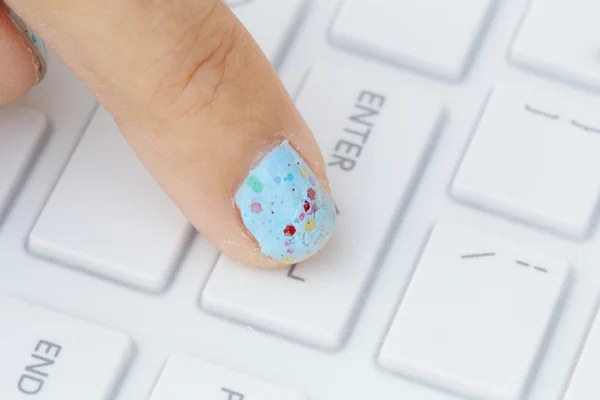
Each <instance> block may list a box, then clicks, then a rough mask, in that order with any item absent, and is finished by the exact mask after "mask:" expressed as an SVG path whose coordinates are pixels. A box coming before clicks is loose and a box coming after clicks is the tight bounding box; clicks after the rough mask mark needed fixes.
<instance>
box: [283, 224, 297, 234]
mask: <svg viewBox="0 0 600 400" xmlns="http://www.w3.org/2000/svg"><path fill="white" fill-rule="evenodd" d="M283 233H284V234H285V236H293V235H294V234H295V233H296V228H295V227H294V225H288V226H286V227H285V228H283Z"/></svg>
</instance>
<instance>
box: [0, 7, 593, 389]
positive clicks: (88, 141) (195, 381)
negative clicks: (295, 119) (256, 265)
mask: <svg viewBox="0 0 600 400" xmlns="http://www.w3.org/2000/svg"><path fill="white" fill-rule="evenodd" d="M228 3H229V4H230V6H231V7H232V9H233V10H234V11H235V12H236V14H237V15H238V16H239V18H240V19H241V20H242V21H243V22H245V23H246V25H247V27H248V28H249V30H250V31H251V32H252V33H253V34H254V35H255V37H256V38H257V40H258V42H259V44H260V45H261V47H262V48H263V50H264V51H265V53H266V54H267V56H268V57H269V59H270V60H271V61H272V62H273V64H274V65H275V66H276V68H277V70H278V72H279V74H280V76H281V77H282V79H283V81H284V83H285V84H286V86H287V87H288V89H289V91H290V92H291V93H292V94H293V96H294V98H295V100H296V103H297V106H298V108H299V109H300V111H301V113H302V114H303V116H304V117H305V119H306V120H307V122H308V124H309V125H310V126H311V128H312V130H313V132H314V133H315V135H316V139H317V141H318V142H319V145H320V147H321V150H322V151H323V155H324V157H325V160H326V162H327V164H328V176H329V178H330V181H331V186H332V189H333V191H334V192H335V193H336V194H337V195H336V201H337V202H338V203H337V204H336V205H337V208H338V212H339V217H338V220H339V229H337V233H336V236H334V239H333V242H332V244H331V245H330V246H328V247H327V248H326V249H325V250H324V251H323V252H321V253H319V254H318V255H317V256H315V257H313V258H311V259H310V260H308V261H306V262H305V263H303V264H301V265H299V266H294V267H291V268H289V269H281V270H258V269H250V268H243V267H240V266H238V265H236V264H234V263H232V262H231V261H230V260H228V259H227V258H226V257H224V256H220V255H219V254H218V253H217V251H216V250H215V249H214V248H213V247H212V246H211V245H210V244H209V243H207V242H206V241H205V240H204V239H203V238H202V237H201V236H199V235H198V234H196V233H195V232H194V231H193V230H192V229H191V227H190V225H189V224H188V223H187V221H186V220H185V218H184V217H183V216H182V215H181V214H180V213H179V211H178V210H177V208H176V207H175V206H174V205H173V204H172V202H171V201H170V200H169V199H168V198H167V197H166V196H165V195H164V193H163V192H162V191H161V190H160V189H159V187H158V186H157V185H156V183H155V182H154V181H153V180H152V179H151V178H150V176H149V174H148V173H147V172H146V171H145V169H144V168H143V167H142V166H141V165H140V163H139V162H138V161H137V159H136V158H135V156H134V155H133V152H132V151H131V150H130V149H129V147H128V146H127V144H126V142H125V141H124V140H123V139H122V137H121V136H120V133H119V131H118V130H117V128H116V126H115V124H114V122H113V121H112V119H111V118H110V116H109V115H108V114H107V113H106V111H105V110H104V109H102V108H101V107H98V106H97V104H96V102H95V100H94V99H93V97H92V96H91V95H90V94H89V93H88V91H87V90H86V89H85V88H84V87H83V86H82V85H81V84H80V83H79V82H78V81H77V79H76V78H75V77H74V76H73V75H72V74H71V73H70V72H69V70H68V69H67V68H66V67H65V66H64V65H63V64H62V63H61V62H60V61H59V60H58V59H57V58H56V57H55V56H54V55H53V54H52V53H50V54H49V60H48V75H47V77H46V79H45V80H44V81H43V82H42V83H41V84H40V85H39V86H37V87H36V88H35V89H34V90H33V91H32V92H31V93H30V94H29V95H28V96H27V98H25V99H24V100H22V101H20V102H19V104H17V105H11V106H7V107H2V108H0V343H1V344H2V345H3V350H2V356H0V399H2V400H4V399H7V400H24V399H37V400H81V399H85V400H88V399H89V400H109V399H114V400H147V399H148V400H163V399H164V400H167V399H168V400H171V399H180V400H188V399H189V400H192V399H204V400H255V399H256V400H258V399H261V400H308V399H310V400H338V399H339V400H348V399H352V400H354V399H356V400H363V399H409V400H460V399H464V400H467V399H468V400H534V399H535V400H597V399H598V398H600V380H599V379H598V377H597V371H598V370H599V369H600V316H599V317H597V316H596V315H597V313H598V306H599V304H600V269H599V268H600V267H599V266H600V226H599V221H598V215H599V210H600V204H599V203H600V116H599V115H600V114H599V113H598V111H597V110H600V92H598V90H599V89H600V44H599V43H600V30H599V29H598V28H597V25H598V24H597V16H598V15H600V5H599V4H600V3H598V2H595V1H593V0H457V1H452V2H448V1H446V0H423V1H418V2H417V1H413V0H343V1H338V0H289V1H282V0H230V1H228ZM265 21H269V23H265ZM356 182H368V186H365V187H358V186H356V184H355V183H356ZM133 183H135V184H133ZM354 227H360V229H361V230H362V231H363V232H364V233H365V234H364V235H363V236H364V237H363V238H362V239H361V241H356V239H355V238H353V237H352V236H351V235H347V234H346V232H350V231H352V230H353V228H354Z"/></svg>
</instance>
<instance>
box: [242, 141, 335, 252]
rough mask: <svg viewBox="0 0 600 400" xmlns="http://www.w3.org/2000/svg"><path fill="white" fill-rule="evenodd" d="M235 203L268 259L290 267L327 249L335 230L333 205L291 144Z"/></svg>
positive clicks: (266, 161) (261, 167)
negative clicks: (322, 249)
mask: <svg viewBox="0 0 600 400" xmlns="http://www.w3.org/2000/svg"><path fill="white" fill-rule="evenodd" d="M235 203H236V205H237V206H238V208H239V210H240V213H241V216H242V220H243V221H244V224H245V225H246V227H247V228H248V231H250V233H251V234H252V236H254V238H255V239H256V241H257V242H258V245H259V246H260V248H261V250H262V251H263V253H265V254H266V255H267V256H268V257H270V258H272V259H274V260H278V261H281V262H283V263H286V264H293V263H296V262H299V261H301V260H303V259H305V258H307V257H308V256H310V255H311V254H312V253H314V252H316V251H318V250H319V249H321V248H322V247H323V246H324V245H325V243H327V241H328V240H329V239H330V238H331V235H332V233H333V230H334V228H335V219H336V212H335V206H334V204H333V201H332V200H331V198H330V197H329V195H328V194H327V191H326V190H325V188H324V187H323V186H322V185H321V183H320V182H319V180H318V179H316V177H315V176H314V174H313V172H312V171H311V170H310V168H309V167H308V166H307V165H306V163H305V162H304V160H303V159H302V157H300V155H299V154H298V153H297V152H296V151H295V150H294V149H293V148H292V146H291V145H290V144H289V143H288V142H287V141H285V142H283V143H281V144H280V145H279V146H277V147H276V148H274V149H273V150H272V151H271V152H270V153H268V154H267V155H266V156H265V157H264V158H263V159H262V160H261V161H260V163H259V164H258V165H257V166H256V168H254V169H252V170H251V171H250V173H249V174H248V177H247V178H246V179H245V181H244V183H243V184H242V185H241V186H240V188H239V189H238V191H237V193H236V195H235Z"/></svg>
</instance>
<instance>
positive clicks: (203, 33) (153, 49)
mask: <svg viewBox="0 0 600 400" xmlns="http://www.w3.org/2000/svg"><path fill="white" fill-rule="evenodd" d="M0 1H1V0H0ZM6 3H7V5H8V6H9V7H11V8H12V9H13V10H14V11H15V12H16V13H17V14H18V15H19V16H21V18H22V19H23V20H24V21H25V22H26V23H27V24H28V25H29V26H30V27H31V28H32V29H33V31H34V32H36V33H37V34H38V35H39V36H40V37H41V38H42V39H43V40H44V42H45V43H46V45H47V46H48V47H50V48H52V50H53V51H54V52H55V53H56V54H57V55H58V56H59V57H61V58H62V60H63V61H64V62H65V63H66V64H67V65H68V66H69V67H70V68H71V69H72V70H73V72H74V73H75V74H76V75H77V76H78V77H79V78H80V79H81V80H82V81H83V82H84V84H85V85H86V86H87V87H88V88H89V90H90V91H91V92H92V93H93V94H94V95H95V96H96V98H97V99H98V101H99V102H100V103H101V104H102V105H103V106H104V107H105V108H106V109H107V110H108V111H109V112H110V113H111V114H112V116H113V117H114V118H115V120H116V121H117V123H118V125H119V128H120V129H121V131H122V133H123V135H124V136H125V138H126V139H127V141H128V142H129V143H130V145H131V146H132V147H133V149H134V150H135V152H136V154H137V155H138V157H139V158H140V159H141V161H142V162H143V163H144V165H145V166H146V168H148V170H149V171H150V172H151V173H152V175H153V176H154V177H155V179H156V180H157V181H158V183H159V184H160V185H161V187H162V188H163V189H164V190H165V191H166V193H167V194H168V195H169V196H170V197H171V198H172V199H173V200H174V201H175V203H176V204H177V205H178V206H179V207H180V209H181V210H182V211H183V213H184V214H185V215H186V216H187V218H188V219H189V220H190V221H191V222H192V224H193V225H194V226H195V227H196V228H197V229H198V230H199V231H200V232H201V233H202V234H203V235H204V237H206V238H207V239H208V240H209V241H211V242H212V243H213V244H214V245H215V246H216V247H217V248H218V249H219V250H221V251H222V252H223V253H225V254H227V255H228V256H229V257H231V258H233V259H235V260H238V261H240V262H241V263H243V264H246V265H250V266H259V267H276V266H279V265H281V264H279V262H276V261H274V260H271V259H268V258H267V257H265V256H264V255H263V254H262V252H261V251H260V250H259V248H258V245H257V243H256V242H255V240H254V238H253V237H252V236H251V235H250V234H249V233H248V231H247V229H246V227H245V226H244V225H243V223H242V221H241V219H240V216H239V212H238V210H237V208H236V207H235V204H234V202H233V197H234V194H235V192H236V190H237V188H238V187H239V185H240V184H241V183H242V182H243V180H244V179H245V178H246V176H247V174H248V171H249V170H250V169H251V168H252V166H253V165H255V164H256V162H257V161H258V160H259V159H260V158H261V157H262V156H263V155H264V154H265V153H266V152H268V151H269V150H271V149H272V148H273V147H275V146H277V145H278V144H279V143H280V142H281V141H282V140H283V139H287V140H289V141H290V143H291V144H292V146H293V147H294V148H295V149H296V150H297V151H298V152H299V153H300V155H301V156H302V157H303V158H304V159H305V160H306V162H307V163H308V165H309V166H310V167H311V169H312V170H313V172H314V173H315V174H316V176H317V177H318V178H319V179H320V180H321V182H322V183H323V184H324V186H325V187H326V188H328V185H327V178H326V175H325V164H324V161H323V158H322V155H321V153H320V150H319V148H318V146H317V144H316V142H315V140H314V138H313V136H312V133H311V132H310V130H309V129H308V127H307V126H306V123H305V122H304V120H303V119H302V117H301V116H300V114H299V113H298V111H297V110H296V108H295V106H294V104H293V102H292V100H291V98H290V96H289V95H288V93H287V92H286V90H285V89H284V87H283V85H282V83H281V82H280V80H279V78H278V77H277V75H276V73H275V71H274V70H273V68H272V67H271V65H270V63H269V61H268V60H267V59H266V57H265V56H264V55H263V54H262V52H261V50H260V49H259V47H258V45H257V44H256V42H255V41H254V40H253V39H252V37H251V36H250V34H249V33H248V31H247V30H246V29H245V28H244V26H243V25H242V24H241V23H240V22H239V21H238V20H237V19H236V18H235V16H234V15H233V14H232V13H231V11H229V9H228V8H227V6H226V5H225V4H224V3H222V1H221V0H103V1H84V0H45V1H39V0H8V1H6ZM1 12H2V11H0V13H1ZM4 12H5V10H4ZM39 74H40V63H39V61H38V60H37V58H36V57H35V55H34V53H33V52H32V51H31V49H30V48H29V46H28V43H27V42H26V41H25V40H23V38H22V37H20V36H19V34H18V32H17V30H15V29H14V28H13V27H12V26H11V25H10V24H9V22H8V20H7V18H6V16H2V17H0V103H8V102H11V101H14V100H15V99H18V98H19V97H20V96H22V95H23V94H24V93H26V92H27V91H28V89H29V88H31V87H32V86H33V85H34V84H35V83H36V81H37V80H38V79H39Z"/></svg>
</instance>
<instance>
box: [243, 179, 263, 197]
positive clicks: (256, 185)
mask: <svg viewBox="0 0 600 400" xmlns="http://www.w3.org/2000/svg"><path fill="white" fill-rule="evenodd" d="M246 182H247V183H248V186H250V187H251V188H252V190H253V191H254V192H255V193H260V192H262V190H263V184H262V182H261V181H260V180H258V178H257V177H255V176H252V175H250V176H249V177H248V179H247V180H246Z"/></svg>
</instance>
